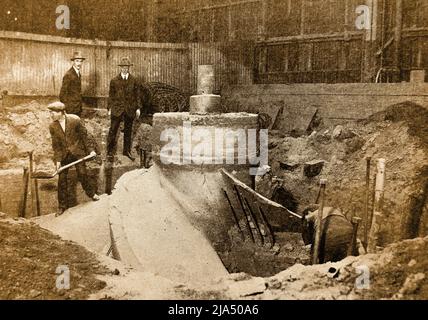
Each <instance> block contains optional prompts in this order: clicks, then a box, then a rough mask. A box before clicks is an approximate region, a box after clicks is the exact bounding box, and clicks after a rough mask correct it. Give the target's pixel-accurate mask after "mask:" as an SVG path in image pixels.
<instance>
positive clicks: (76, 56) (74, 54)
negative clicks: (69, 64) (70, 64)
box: [71, 51, 86, 61]
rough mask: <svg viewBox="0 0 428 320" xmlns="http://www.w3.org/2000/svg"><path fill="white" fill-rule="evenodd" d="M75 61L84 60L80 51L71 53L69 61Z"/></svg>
mask: <svg viewBox="0 0 428 320" xmlns="http://www.w3.org/2000/svg"><path fill="white" fill-rule="evenodd" d="M76 59H82V60H85V59H86V58H84V57H83V55H82V53H81V52H80V51H75V52H73V57H72V58H71V61H74V60H76Z"/></svg>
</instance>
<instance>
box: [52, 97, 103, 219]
mask: <svg viewBox="0 0 428 320" xmlns="http://www.w3.org/2000/svg"><path fill="white" fill-rule="evenodd" d="M48 109H49V111H50V115H51V119H52V123H51V124H50V126H49V132H50V134H51V138H52V148H53V151H54V162H55V164H56V168H57V169H59V168H60V167H62V166H65V165H67V164H69V163H71V162H74V161H76V160H79V159H81V158H84V157H85V156H87V155H89V154H90V155H93V156H95V155H96V152H95V147H94V145H93V143H91V141H90V139H89V137H88V133H87V130H86V128H85V126H84V125H83V123H82V121H81V120H80V118H79V117H77V116H76V115H73V114H66V113H65V105H64V104H63V103H62V102H59V101H58V102H54V103H51V104H50V105H49V106H48ZM76 172H77V179H78V180H79V181H80V184H81V185H82V188H83V190H84V191H85V193H86V195H87V196H88V197H90V198H91V199H92V200H94V201H97V200H99V196H98V195H97V194H96V185H95V183H94V181H91V180H90V177H89V175H88V174H87V170H86V165H85V163H84V162H82V163H79V164H77V165H76ZM72 194H74V192H73V190H70V188H69V185H68V169H67V170H64V171H62V172H61V173H60V174H59V178H58V205H59V212H58V213H57V215H61V214H62V213H63V212H64V211H65V210H67V209H68V208H69V207H71V206H73V204H72V199H71V195H72Z"/></svg>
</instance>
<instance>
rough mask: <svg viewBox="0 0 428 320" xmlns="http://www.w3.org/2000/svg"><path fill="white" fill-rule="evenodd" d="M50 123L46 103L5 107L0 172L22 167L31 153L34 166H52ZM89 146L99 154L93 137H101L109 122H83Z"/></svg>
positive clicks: (1, 116)
mask: <svg viewBox="0 0 428 320" xmlns="http://www.w3.org/2000/svg"><path fill="white" fill-rule="evenodd" d="M50 123H51V119H50V115H49V111H48V109H47V105H46V104H41V103H39V102H37V101H32V102H30V103H25V104H21V105H17V106H13V107H10V108H7V109H6V110H5V112H3V113H0V141H2V142H3V143H2V145H0V169H8V168H12V167H13V168H15V167H22V166H23V165H27V164H28V152H29V151H32V150H33V151H34V159H35V161H36V163H37V165H38V166H40V167H49V166H51V165H52V160H51V159H52V155H53V151H52V142H51V137H50V133H49V124H50ZM84 123H85V127H86V128H87V130H88V133H89V136H90V139H91V141H92V144H93V145H94V146H95V147H96V149H97V150H98V151H100V147H101V146H100V145H99V143H98V142H97V140H96V137H102V136H103V134H104V135H105V132H104V133H103V131H106V130H108V126H109V123H108V121H107V118H106V117H105V116H104V117H102V116H101V117H100V116H97V117H90V118H85V119H84Z"/></svg>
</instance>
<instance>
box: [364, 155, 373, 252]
mask: <svg viewBox="0 0 428 320" xmlns="http://www.w3.org/2000/svg"><path fill="white" fill-rule="evenodd" d="M371 160H372V159H371V157H367V158H366V199H365V204H364V248H365V249H366V250H367V240H368V234H369V202H370V165H371Z"/></svg>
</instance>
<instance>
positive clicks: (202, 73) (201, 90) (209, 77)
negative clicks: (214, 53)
mask: <svg viewBox="0 0 428 320" xmlns="http://www.w3.org/2000/svg"><path fill="white" fill-rule="evenodd" d="M214 85H215V81H214V66H213V65H200V66H198V84H197V94H212V93H213V92H214Z"/></svg>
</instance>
